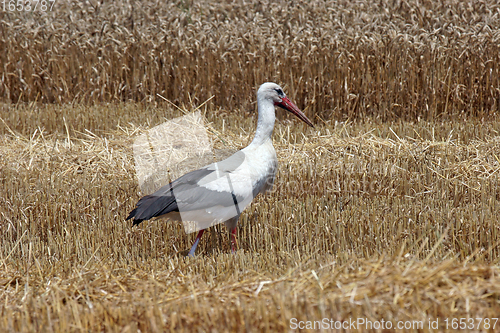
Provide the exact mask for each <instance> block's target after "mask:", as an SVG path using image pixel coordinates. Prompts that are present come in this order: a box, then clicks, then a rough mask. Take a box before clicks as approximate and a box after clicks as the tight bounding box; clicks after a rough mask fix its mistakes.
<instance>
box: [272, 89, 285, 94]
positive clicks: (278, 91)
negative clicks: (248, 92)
mask: <svg viewBox="0 0 500 333" xmlns="http://www.w3.org/2000/svg"><path fill="white" fill-rule="evenodd" d="M274 90H276V92H277V93H278V96H283V95H284V94H283V90H281V89H280V88H276V89H274Z"/></svg>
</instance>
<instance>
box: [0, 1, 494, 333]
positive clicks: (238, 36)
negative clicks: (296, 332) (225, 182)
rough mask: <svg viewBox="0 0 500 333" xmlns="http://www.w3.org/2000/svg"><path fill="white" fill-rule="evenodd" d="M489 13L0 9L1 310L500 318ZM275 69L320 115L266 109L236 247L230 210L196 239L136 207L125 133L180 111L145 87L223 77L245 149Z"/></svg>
mask: <svg viewBox="0 0 500 333" xmlns="http://www.w3.org/2000/svg"><path fill="white" fill-rule="evenodd" d="M499 28H500V5H498V4H497V3H496V2H495V1H477V2H470V3H469V2H467V3H465V2H461V1H452V0H444V1H440V2H433V1H432V2H431V1H413V0H410V1H385V0H382V1H376V2H375V1H358V2H350V1H340V2H338V1H336V2H320V1H310V2H307V3H300V2H298V3H296V2H294V3H286V2H277V3H267V2H257V1H250V2H246V3H244V2H236V3H226V2H221V3H217V4H212V3H210V2H205V1H201V2H197V3H194V2H188V1H180V2H172V3H168V4H164V3H161V2H154V1H146V2H141V3H139V2H135V1H116V2H111V3H104V2H101V3H98V2H92V1H90V2H85V3H79V2H62V1H61V2H56V3H55V6H54V10H53V12H50V13H40V12H37V13H34V14H31V13H29V14H28V13H18V12H8V11H6V12H1V13H0V31H1V34H0V48H1V49H2V52H0V64H1V66H0V78H1V81H0V98H1V100H2V104H1V106H0V117H1V118H0V184H1V185H0V233H1V234H0V235H1V239H2V242H1V246H0V260H1V261H0V266H1V268H0V288H1V293H0V331H2V332H4V331H5V332H42V331H43V332H80V331H86V332H95V331H110V332H115V331H116V332H164V331H185V332H194V331H199V332H202V331H204V332H208V331H210V332H219V331H273V332H274V331H288V330H290V329H291V328H293V327H294V323H296V324H299V321H303V323H302V325H304V326H306V325H307V323H306V321H321V320H322V319H323V318H327V319H332V320H333V321H338V322H340V321H347V323H349V320H351V321H356V320H358V319H365V320H370V321H372V322H375V321H377V322H378V323H379V324H380V323H381V321H382V320H383V321H384V322H387V321H390V322H391V325H392V330H396V331H431V330H432V331H454V328H456V326H453V323H455V324H458V325H460V324H459V323H457V322H453V320H454V319H455V320H457V321H458V320H460V318H466V319H467V321H466V325H467V328H470V327H471V326H470V325H471V324H473V325H474V328H473V329H470V331H492V330H495V331H498V330H500V323H496V326H495V329H493V324H494V323H495V321H494V319H492V320H490V324H489V326H488V325H486V324H485V322H484V321H483V322H481V323H480V322H479V321H478V320H477V319H475V318H496V317H499V313H500V266H499V259H498V258H499V251H500V247H499V245H500V237H499V232H500V231H499V227H500V223H499V218H498V217H499V216H500V189H499V185H500V179H499V173H500V135H499V131H500V119H499V118H498V112H499V110H498V108H499V101H500V79H499V77H500V75H499V74H500V73H499V64H500V46H499V45H500V29H499ZM265 81H275V82H278V83H280V84H282V85H284V88H285V91H286V92H287V94H288V95H289V97H290V98H291V99H292V100H294V101H296V102H297V104H298V106H299V107H301V108H302V109H304V110H305V113H306V114H307V115H308V117H309V118H311V119H312V120H313V121H314V122H315V124H316V125H317V126H316V128H315V129H309V128H306V126H305V125H303V124H300V123H299V122H298V121H297V120H294V119H293V120H292V119H291V118H289V117H288V116H284V115H283V112H281V111H278V122H277V125H276V128H275V134H274V140H275V147H276V150H277V153H278V157H279V160H280V169H279V172H278V178H277V181H276V186H275V188H274V191H273V192H272V193H270V194H269V195H268V196H266V197H259V198H258V199H256V200H255V201H254V203H253V204H252V205H251V206H250V207H249V209H247V210H246V211H245V212H244V213H243V215H242V217H241V219H240V228H239V231H238V235H239V247H240V250H239V251H238V252H237V254H236V255H231V254H230V251H229V239H228V236H227V233H226V230H225V228H224V227H223V226H218V227H215V228H213V230H211V232H210V233H209V235H208V236H206V238H204V239H203V240H202V242H201V244H200V247H199V250H198V253H199V255H198V256H197V257H196V258H185V257H184V256H183V255H182V254H181V252H182V251H184V250H186V249H188V248H189V247H190V245H191V243H192V241H193V238H194V236H193V235H185V234H184V232H183V228H182V225H180V224H178V223H168V222H166V221H164V220H156V221H150V222H145V223H143V224H141V225H140V226H139V227H138V228H131V223H130V222H125V221H124V218H125V217H126V215H127V213H128V212H129V211H130V210H131V209H132V208H133V206H134V204H135V203H136V201H137V199H138V198H139V196H140V193H139V189H138V185H137V180H136V178H135V170H134V164H133V152H132V143H133V140H134V138H135V137H136V136H137V135H138V134H140V133H142V132H144V131H145V130H147V129H148V128H150V127H152V126H154V125H157V124H160V123H162V122H164V121H165V119H171V118H174V117H177V116H180V115H182V113H181V112H180V111H179V110H178V109H176V108H174V107H172V105H171V104H169V103H167V102H165V101H164V100H163V99H161V98H160V97H159V96H158V94H159V95H161V96H163V97H165V98H167V99H168V100H170V101H171V102H173V103H174V104H176V105H180V106H182V107H183V108H186V109H189V110H192V109H194V108H196V107H197V106H198V105H200V104H201V103H202V102H203V101H205V100H206V99H208V98H210V97H212V96H214V97H213V98H212V100H210V101H209V102H208V103H207V104H205V105H204V106H203V107H202V108H201V109H202V111H203V114H204V115H205V117H206V118H207V120H208V122H209V129H210V131H209V133H210V135H211V138H212V139H213V143H214V146H215V147H216V148H221V149H227V148H229V149H237V148H242V147H244V146H245V145H246V144H248V143H249V141H250V140H251V138H252V134H253V130H254V129H255V123H256V120H255V109H256V106H255V89H256V88H257V87H258V85H259V84H260V83H262V82H265ZM293 318H296V319H297V321H295V319H293ZM446 319H448V324H447V323H446V321H445V320H446ZM470 319H473V320H472V322H471V321H470ZM436 320H439V322H438V323H437V324H438V326H437V328H436V327H435V326H434V324H435V323H436ZM398 322H401V323H402V324H403V325H404V324H406V325H407V327H406V328H407V329H397V325H398ZM329 323H330V322H329ZM421 323H422V324H421ZM310 324H311V323H310ZM337 325H338V324H337ZM375 325H376V324H375ZM422 325H423V326H422ZM385 327H388V326H387V324H386V326H385ZM488 327H489V329H488ZM368 328H369V326H368ZM305 330H306V331H308V330H309V329H305ZM329 330H335V329H326V331H329ZM365 330H369V329H367V325H366V324H365V325H359V326H352V325H348V329H347V331H365ZM380 330H381V329H380Z"/></svg>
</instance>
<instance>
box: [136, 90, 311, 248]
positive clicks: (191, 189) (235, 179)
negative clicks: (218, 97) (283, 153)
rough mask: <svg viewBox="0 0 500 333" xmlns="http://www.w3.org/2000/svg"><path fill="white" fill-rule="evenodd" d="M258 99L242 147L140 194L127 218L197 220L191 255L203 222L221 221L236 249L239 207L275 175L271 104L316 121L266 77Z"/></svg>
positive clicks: (272, 179)
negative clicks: (248, 140) (253, 123)
mask: <svg viewBox="0 0 500 333" xmlns="http://www.w3.org/2000/svg"><path fill="white" fill-rule="evenodd" d="M257 105H258V121H257V130H256V132H255V137H254V139H253V140H252V142H251V143H250V144H249V145H248V146H247V147H246V148H244V149H242V150H240V151H238V152H236V153H235V154H233V155H232V156H230V157H228V158H226V159H225V160H223V161H220V162H217V163H213V164H210V165H207V166H205V167H203V168H201V169H198V170H195V171H191V172H189V173H187V174H185V175H183V176H181V177H179V178H178V179H176V180H174V181H172V182H171V183H169V184H167V185H165V186H163V187H161V188H160V189H159V190H157V191H156V192H154V193H153V194H150V195H146V196H144V197H142V198H141V199H140V200H139V201H138V202H137V204H136V207H135V209H134V210H132V211H131V212H130V214H129V216H128V217H127V220H129V219H131V218H133V225H137V224H139V223H141V222H142V221H144V220H149V219H151V218H153V217H158V216H165V217H169V218H170V219H172V220H177V221H186V220H189V221H195V222H196V221H198V222H200V225H201V227H200V228H199V229H200V230H199V232H198V235H197V236H196V240H195V242H194V244H193V246H192V247H191V250H190V251H189V254H188V255H189V256H191V257H193V256H194V254H195V251H196V247H197V246H198V243H199V242H200V239H201V237H202V235H203V232H204V231H205V229H206V227H208V226H210V225H213V224H215V223H220V222H224V224H225V225H226V227H227V228H228V230H229V232H230V233H231V251H232V252H233V253H234V252H235V250H236V246H237V242H236V230H237V224H238V219H239V217H240V214H241V212H242V211H243V210H244V209H245V208H246V207H247V206H248V204H249V203H250V202H251V201H252V200H253V198H255V196H257V195H258V194H259V193H264V192H266V191H269V190H270V189H271V187H272V185H273V182H274V178H275V175H276V170H277V167H278V159H277V156H276V151H275V150H274V147H273V142H272V133H273V129H274V122H275V118H276V115H275V106H279V107H281V108H283V109H285V110H287V111H289V112H290V113H292V114H294V115H296V116H297V117H298V118H299V119H300V120H302V121H304V122H305V123H306V124H308V125H309V126H311V127H314V126H313V124H312V123H311V121H310V120H309V119H307V117H306V116H305V115H304V113H302V112H301V111H300V110H299V108H298V107H297V106H296V105H295V104H294V103H292V102H291V101H290V100H289V99H288V97H287V96H286V95H285V94H284V93H283V89H281V87H280V86H279V85H277V84H276V83H272V82H266V83H264V84H262V85H261V86H260V88H259V90H258V91H257ZM207 221H209V223H207ZM210 221H211V222H210ZM201 222H203V223H201Z"/></svg>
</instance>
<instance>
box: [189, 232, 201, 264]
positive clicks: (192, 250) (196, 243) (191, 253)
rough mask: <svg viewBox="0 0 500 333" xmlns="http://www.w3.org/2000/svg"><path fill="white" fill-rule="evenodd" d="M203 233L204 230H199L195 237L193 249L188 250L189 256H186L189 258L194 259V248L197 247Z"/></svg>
mask: <svg viewBox="0 0 500 333" xmlns="http://www.w3.org/2000/svg"><path fill="white" fill-rule="evenodd" d="M204 231H205V229H201V230H200V231H199V232H198V236H196V240H195V241H194V244H193V247H192V248H191V250H189V254H188V256H189V257H194V253H195V251H196V247H197V246H198V243H199V242H200V239H201V236H203V232H204Z"/></svg>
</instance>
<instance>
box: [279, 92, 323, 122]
mask: <svg viewBox="0 0 500 333" xmlns="http://www.w3.org/2000/svg"><path fill="white" fill-rule="evenodd" d="M276 105H277V106H279V107H281V108H283V109H285V110H287V111H288V112H291V113H293V114H294V115H296V116H297V118H299V119H300V120H302V121H303V122H305V123H306V124H307V125H309V126H311V127H314V125H313V124H312V123H311V121H310V120H309V119H307V117H306V115H305V114H303V113H302V111H300V110H299V108H298V107H297V105H295V104H293V103H292V102H291V101H290V100H289V99H288V97H286V96H285V97H281V103H277V104H276Z"/></svg>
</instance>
